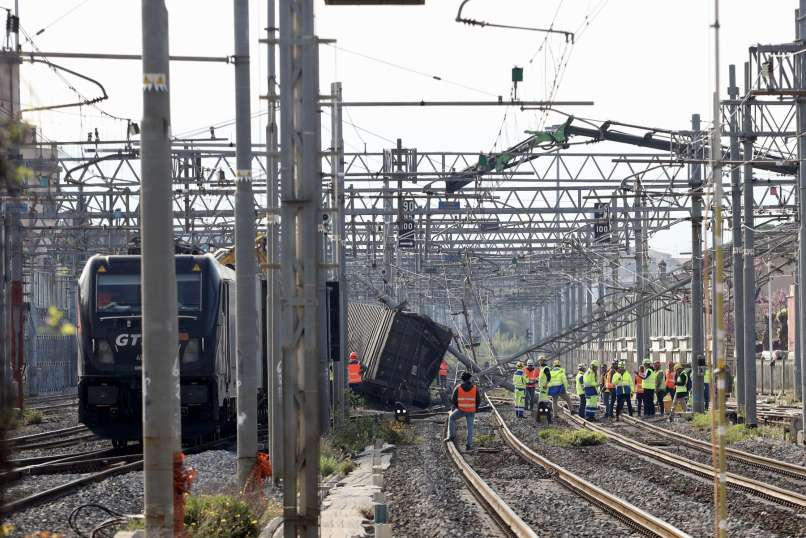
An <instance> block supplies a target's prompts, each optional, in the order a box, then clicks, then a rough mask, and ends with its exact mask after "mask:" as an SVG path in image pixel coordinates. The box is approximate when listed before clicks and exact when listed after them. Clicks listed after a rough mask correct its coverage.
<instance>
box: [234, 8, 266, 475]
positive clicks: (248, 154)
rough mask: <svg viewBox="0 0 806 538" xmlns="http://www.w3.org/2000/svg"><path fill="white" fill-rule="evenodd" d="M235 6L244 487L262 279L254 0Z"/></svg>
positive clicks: (251, 446)
mask: <svg viewBox="0 0 806 538" xmlns="http://www.w3.org/2000/svg"><path fill="white" fill-rule="evenodd" d="M233 5H234V8H235V17H234V21H235V135H236V140H235V156H236V157H235V158H236V162H237V166H236V174H237V178H236V187H235V188H236V190H235V279H236V287H237V292H238V305H237V315H238V320H237V325H236V338H237V340H236V346H237V350H236V354H237V360H236V363H235V368H236V377H237V381H236V387H237V394H238V417H237V424H238V486H239V488H240V489H241V490H243V488H244V486H246V483H247V481H248V479H249V475H250V473H251V472H252V469H253V468H254V466H255V458H256V454H257V379H258V376H257V362H258V341H257V337H258V335H259V334H260V331H259V330H258V325H257V320H258V319H260V316H259V315H258V308H257V297H258V295H259V292H258V288H257V285H258V280H257V257H256V255H255V202H254V197H253V195H252V119H251V115H252V112H251V103H250V93H249V92H250V88H249V0H234V3H233Z"/></svg>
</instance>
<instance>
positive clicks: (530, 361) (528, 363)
mask: <svg viewBox="0 0 806 538" xmlns="http://www.w3.org/2000/svg"><path fill="white" fill-rule="evenodd" d="M534 365H535V361H533V360H532V359H527V360H526V366H534Z"/></svg>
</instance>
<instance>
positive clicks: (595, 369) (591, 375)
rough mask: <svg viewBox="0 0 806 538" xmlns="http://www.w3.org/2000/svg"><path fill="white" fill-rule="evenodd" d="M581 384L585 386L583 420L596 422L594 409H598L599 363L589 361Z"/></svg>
mask: <svg viewBox="0 0 806 538" xmlns="http://www.w3.org/2000/svg"><path fill="white" fill-rule="evenodd" d="M582 382H583V384H584V386H585V418H586V419H588V420H596V409H597V408H598V407H599V386H600V385H599V361H596V360H593V361H591V365H590V367H589V368H588V369H587V370H586V371H585V375H584V376H583V377H582Z"/></svg>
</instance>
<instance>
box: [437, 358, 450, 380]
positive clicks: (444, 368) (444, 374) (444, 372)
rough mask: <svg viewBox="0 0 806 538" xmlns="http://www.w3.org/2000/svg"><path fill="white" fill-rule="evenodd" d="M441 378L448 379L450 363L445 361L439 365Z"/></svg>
mask: <svg viewBox="0 0 806 538" xmlns="http://www.w3.org/2000/svg"><path fill="white" fill-rule="evenodd" d="M439 377H448V362H447V361H445V360H443V361H442V362H441V363H439Z"/></svg>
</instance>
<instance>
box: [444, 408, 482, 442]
mask: <svg viewBox="0 0 806 538" xmlns="http://www.w3.org/2000/svg"><path fill="white" fill-rule="evenodd" d="M460 417H465V421H466V422H467V439H466V441H465V446H466V447H467V448H473V422H474V420H475V419H476V413H466V412H465V411H460V410H458V409H454V410H453V411H452V412H451V416H450V418H449V419H448V437H449V438H451V439H454V438H455V437H456V419H458V418H460Z"/></svg>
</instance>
